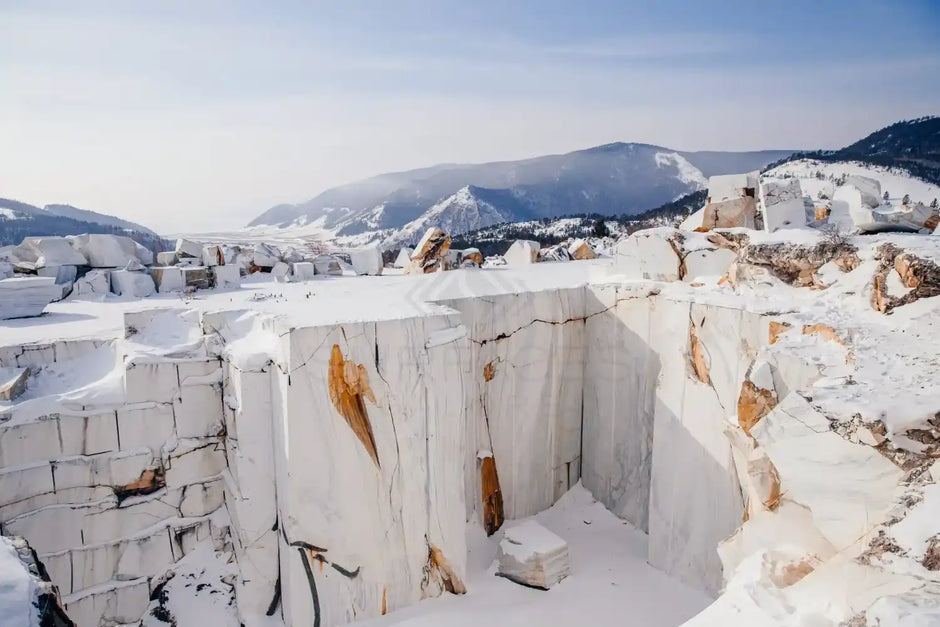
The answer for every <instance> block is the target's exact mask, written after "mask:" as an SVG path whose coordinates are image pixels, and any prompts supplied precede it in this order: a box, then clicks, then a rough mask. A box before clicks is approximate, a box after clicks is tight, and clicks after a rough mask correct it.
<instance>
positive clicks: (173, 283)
mask: <svg viewBox="0 0 940 627" xmlns="http://www.w3.org/2000/svg"><path fill="white" fill-rule="evenodd" d="M151 274H152V276H153V282H154V284H155V285H156V286H157V291H158V292H160V293H161V294H165V293H166V292H182V291H183V290H185V289H186V281H185V280H184V279H183V269H182V268H179V267H176V266H169V267H166V268H160V267H158V268H153V270H152V271H151Z"/></svg>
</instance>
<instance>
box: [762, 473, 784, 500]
mask: <svg viewBox="0 0 940 627" xmlns="http://www.w3.org/2000/svg"><path fill="white" fill-rule="evenodd" d="M770 476H771V482H770V494H769V495H767V500H766V501H764V507H766V508H767V509H768V510H770V511H772V512H775V511H777V508H778V507H780V497H782V496H783V492H781V490H780V475H779V474H778V473H777V467H776V466H774V465H773V463H771V464H770Z"/></svg>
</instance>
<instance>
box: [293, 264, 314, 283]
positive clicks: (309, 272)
mask: <svg viewBox="0 0 940 627" xmlns="http://www.w3.org/2000/svg"><path fill="white" fill-rule="evenodd" d="M314 274H316V271H315V270H314V268H313V263H312V262H310V261H298V262H296V263H293V264H291V276H292V280H293V281H296V282H301V281H309V280H311V279H312V278H313V275H314Z"/></svg>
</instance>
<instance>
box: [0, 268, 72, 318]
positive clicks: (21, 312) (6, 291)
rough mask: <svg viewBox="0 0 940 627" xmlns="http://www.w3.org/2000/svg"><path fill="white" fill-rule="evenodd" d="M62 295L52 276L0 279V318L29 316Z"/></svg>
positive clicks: (38, 312) (38, 313)
mask: <svg viewBox="0 0 940 627" xmlns="http://www.w3.org/2000/svg"><path fill="white" fill-rule="evenodd" d="M61 297H62V287H61V286H59V285H56V283H55V278H53V277H23V278H12V279H0V320H9V319H11V318H31V317H34V316H39V315H41V314H42V312H43V310H44V309H45V308H46V305H48V304H49V303H51V302H52V301H53V300H56V299H58V298H61Z"/></svg>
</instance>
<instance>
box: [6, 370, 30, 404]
mask: <svg viewBox="0 0 940 627" xmlns="http://www.w3.org/2000/svg"><path fill="white" fill-rule="evenodd" d="M28 377H29V368H0V401H12V400H14V399H16V397H18V396H19V395H20V394H22V393H23V392H25V391H26V380H27V378H28Z"/></svg>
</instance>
